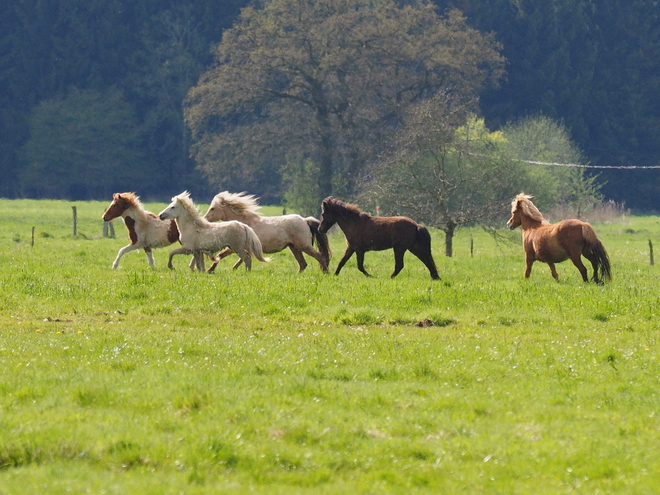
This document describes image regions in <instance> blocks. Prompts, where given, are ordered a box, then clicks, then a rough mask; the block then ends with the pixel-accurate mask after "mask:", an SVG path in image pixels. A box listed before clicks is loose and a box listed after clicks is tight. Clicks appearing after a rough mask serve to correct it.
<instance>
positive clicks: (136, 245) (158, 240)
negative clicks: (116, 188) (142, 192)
mask: <svg viewBox="0 0 660 495" xmlns="http://www.w3.org/2000/svg"><path fill="white" fill-rule="evenodd" d="M118 217H122V218H123V219H124V225H126V229H128V238H129V240H130V241H131V243H130V244H129V245H128V246H124V247H123V248H121V249H120V250H119V252H118V253H117V258H115V261H114V263H112V268H113V269H117V268H119V260H120V259H121V257H122V256H124V255H125V254H126V253H130V252H131V251H135V250H136V249H144V253H145V254H146V255H147V261H148V262H149V265H150V266H151V267H152V268H155V262H154V255H153V253H152V252H151V250H152V249H153V248H158V247H165V246H169V245H170V244H173V243H175V242H176V241H178V240H179V229H177V226H176V222H174V220H167V221H163V220H161V219H160V218H158V217H157V216H156V215H155V214H154V213H151V212H149V211H147V210H145V209H144V207H143V206H142V203H140V198H139V196H137V195H136V194H135V193H133V192H125V193H115V194H113V195H112V203H110V206H108V209H107V210H105V212H104V213H103V220H105V221H106V222H110V221H112V220H114V219H115V218H118Z"/></svg>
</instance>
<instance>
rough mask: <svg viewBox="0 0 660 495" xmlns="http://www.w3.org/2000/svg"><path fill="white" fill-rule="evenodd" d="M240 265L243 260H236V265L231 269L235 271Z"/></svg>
mask: <svg viewBox="0 0 660 495" xmlns="http://www.w3.org/2000/svg"><path fill="white" fill-rule="evenodd" d="M241 263H243V258H238V261H237V262H236V263H234V266H232V268H233V269H234V270H236V268H238V267H239V266H241Z"/></svg>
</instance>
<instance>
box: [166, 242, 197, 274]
mask: <svg viewBox="0 0 660 495" xmlns="http://www.w3.org/2000/svg"><path fill="white" fill-rule="evenodd" d="M190 253H192V250H190V249H188V248H186V247H183V246H181V247H180V248H177V249H172V251H170V258H169V259H168V260H167V268H169V269H170V270H174V266H173V265H172V258H174V256H175V255H177V254H190Z"/></svg>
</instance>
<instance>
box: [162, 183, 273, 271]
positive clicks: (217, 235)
mask: <svg viewBox="0 0 660 495" xmlns="http://www.w3.org/2000/svg"><path fill="white" fill-rule="evenodd" d="M158 216H159V218H160V219H161V220H166V219H169V218H173V219H175V221H176V223H177V226H178V227H179V232H180V236H179V237H180V241H181V247H180V248H178V249H174V250H172V251H170V259H169V261H168V264H167V266H168V267H169V268H173V266H172V257H173V256H174V255H177V254H190V253H193V254H194V255H195V260H196V262H197V269H198V270H200V271H202V270H203V269H204V268H203V258H202V257H201V256H200V255H201V254H208V255H209V256H213V255H214V254H215V253H216V252H218V251H220V250H221V249H223V248H225V247H229V249H231V250H232V251H233V252H235V253H236V254H238V256H239V257H240V261H242V262H244V263H245V268H246V269H247V270H251V269H252V256H254V257H255V258H256V259H258V260H259V261H264V262H267V261H270V260H269V259H267V258H264V256H263V250H262V247H261V242H259V238H258V237H257V235H256V234H255V233H254V230H252V229H251V228H250V227H248V226H247V225H245V224H244V223H241V222H236V221H233V222H223V223H211V222H209V221H208V220H206V219H204V218H203V217H202V216H201V215H200V213H199V210H198V209H197V207H196V206H195V203H193V201H192V199H190V194H189V193H188V191H184V192H182V193H181V194H179V195H178V196H175V197H173V198H172V203H170V205H169V206H168V207H167V208H165V209H164V210H163V211H161V212H160V214H159V215H158ZM239 265H240V262H237V263H236V264H235V265H234V268H237V267H238V266H239Z"/></svg>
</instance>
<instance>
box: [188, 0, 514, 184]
mask: <svg viewBox="0 0 660 495" xmlns="http://www.w3.org/2000/svg"><path fill="white" fill-rule="evenodd" d="M498 49H499V46H498V44H497V43H496V42H495V41H494V39H493V38H492V37H491V36H490V35H485V34H481V33H479V32H477V31H475V30H474V29H471V28H469V27H468V25H467V24H466V21H465V18H464V17H463V16H462V15H461V14H460V13H459V12H458V11H450V12H448V13H447V15H446V16H440V15H438V13H437V12H436V10H435V8H434V7H433V6H432V5H431V4H429V3H426V2H421V1H420V2H412V3H411V4H410V5H407V6H405V7H399V6H398V5H397V4H396V3H395V2H393V1H390V0H383V1H380V2H371V1H366V0H272V1H270V2H267V3H266V4H265V6H264V7H263V8H262V9H256V8H251V7H250V8H245V9H243V11H242V13H241V16H240V19H239V20H238V21H237V23H236V24H235V26H234V27H233V28H232V29H229V30H227V31H225V33H224V35H223V39H222V42H221V43H220V44H219V45H218V46H217V47H216V49H215V58H216V64H215V66H214V67H213V68H212V69H210V70H209V71H208V72H207V73H206V74H204V75H203V77H202V78H201V80H200V82H199V84H198V85H197V86H195V87H194V88H193V89H192V90H191V91H190V93H189V102H188V106H187V108H186V110H185V116H186V120H187V123H188V125H189V126H190V128H191V130H192V134H193V139H194V146H193V153H194V155H195V157H196V160H197V162H198V164H199V166H201V168H202V169H203V170H204V171H205V172H206V173H207V174H208V175H209V177H210V178H211V179H213V180H214V181H215V182H217V183H218V184H221V185H222V186H224V187H238V188H241V189H245V188H246V187H250V188H255V189H257V190H258V191H259V192H260V193H263V192H268V191H264V190H263V189H264V188H266V186H264V184H267V183H271V184H272V183H273V182H277V181H279V180H280V176H279V173H280V169H281V166H282V165H283V164H284V163H285V162H287V161H298V162H300V163H304V162H305V161H309V160H311V161H312V162H313V163H314V164H315V170H316V171H317V172H316V175H317V176H316V182H317V187H318V194H319V196H320V197H324V196H327V195H330V194H333V193H334V194H351V192H352V190H353V187H354V185H355V180H356V178H357V177H358V176H359V173H360V171H361V170H362V168H363V166H364V164H365V163H366V161H367V160H368V159H369V157H371V156H373V154H374V152H375V151H376V150H377V149H378V146H379V143H382V142H383V139H384V138H386V137H389V136H390V135H391V133H392V132H393V130H394V129H395V128H396V127H397V126H398V125H399V124H400V122H401V117H402V115H403V112H404V111H405V109H406V108H407V107H408V106H409V105H411V104H412V103H414V102H417V101H420V100H422V99H424V98H427V97H429V96H430V95H432V94H434V93H436V92H437V91H439V90H441V89H443V90H444V89H447V88H450V90H451V91H452V92H453V93H455V94H460V95H473V94H476V93H478V92H479V91H480V90H482V89H483V88H484V87H485V86H487V85H489V84H491V83H494V82H496V81H497V80H498V79H499V78H500V76H501V75H502V71H503V59H502V57H501V56H500V55H499V52H498ZM259 181H261V186H259ZM278 194H281V191H279V192H278Z"/></svg>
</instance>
